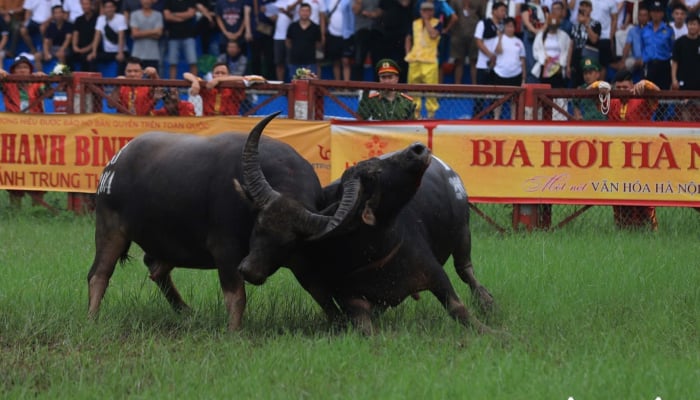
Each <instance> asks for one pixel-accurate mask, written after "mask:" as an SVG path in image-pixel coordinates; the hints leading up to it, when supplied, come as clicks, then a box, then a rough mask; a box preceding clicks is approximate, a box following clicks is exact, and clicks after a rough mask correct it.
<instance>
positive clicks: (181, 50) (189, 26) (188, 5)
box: [163, 0, 197, 79]
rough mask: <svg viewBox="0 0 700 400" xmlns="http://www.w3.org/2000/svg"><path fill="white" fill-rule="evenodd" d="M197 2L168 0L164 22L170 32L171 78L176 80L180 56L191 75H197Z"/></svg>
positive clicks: (191, 0)
mask: <svg viewBox="0 0 700 400" xmlns="http://www.w3.org/2000/svg"><path fill="white" fill-rule="evenodd" d="M196 6H197V4H196V2H195V0H166V1H165V9H164V10H163V20H164V21H165V27H166V29H167V31H168V64H169V66H168V67H169V70H168V72H169V77H170V79H175V78H176V76H177V66H178V63H179V62H180V55H181V54H182V55H184V58H185V61H186V62H187V65H188V66H189V70H190V73H191V74H194V75H197V44H196V41H195V38H194V37H195V35H196V32H195V29H194V27H195V9H196Z"/></svg>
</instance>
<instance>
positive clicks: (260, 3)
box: [250, 0, 276, 79]
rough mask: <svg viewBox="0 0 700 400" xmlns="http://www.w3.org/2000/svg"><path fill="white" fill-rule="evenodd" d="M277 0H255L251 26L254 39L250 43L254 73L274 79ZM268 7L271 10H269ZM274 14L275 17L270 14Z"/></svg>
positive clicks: (251, 67)
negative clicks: (275, 10)
mask: <svg viewBox="0 0 700 400" xmlns="http://www.w3.org/2000/svg"><path fill="white" fill-rule="evenodd" d="M274 4H275V0H253V11H252V14H251V21H250V23H251V26H252V27H253V41H252V42H251V43H250V58H251V59H250V70H251V72H252V73H253V74H256V75H262V76H264V77H265V78H268V79H272V78H273V77H274V76H275V62H274V41H273V35H274V33H275V18H276V15H275V14H272V13H271V12H270V11H274V9H275V7H274ZM268 7H269V8H270V10H268ZM268 14H270V15H273V17H270V16H268Z"/></svg>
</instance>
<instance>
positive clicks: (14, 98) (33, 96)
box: [0, 53, 52, 208]
mask: <svg viewBox="0 0 700 400" xmlns="http://www.w3.org/2000/svg"><path fill="white" fill-rule="evenodd" d="M30 58H33V56H32V55H30V54H26V53H22V54H20V55H19V56H17V57H16V58H15V59H14V61H13V62H12V65H11V66H10V72H9V74H8V72H7V71H5V70H4V69H2V68H0V79H1V80H2V81H1V82H0V92H2V95H3V101H4V102H5V111H7V112H15V113H40V114H43V113H44V102H43V101H41V96H42V94H43V93H44V91H45V90H46V87H45V85H44V84H43V83H40V82H35V83H28V82H6V81H5V78H6V77H7V76H8V75H12V76H13V77H28V76H31V75H32V74H34V64H32V60H31V59H30ZM36 75H44V73H43V72H37V73H36ZM8 192H9V193H10V205H12V206H13V207H15V208H19V206H20V205H21V203H22V197H23V196H24V194H25V193H26V194H28V195H29V196H30V197H31V198H32V203H33V204H34V205H43V206H45V207H47V208H52V207H51V206H49V205H48V204H46V202H45V201H44V193H46V192H43V191H36V190H32V191H29V190H27V191H25V190H8Z"/></svg>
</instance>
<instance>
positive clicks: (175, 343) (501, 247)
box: [0, 192, 700, 400]
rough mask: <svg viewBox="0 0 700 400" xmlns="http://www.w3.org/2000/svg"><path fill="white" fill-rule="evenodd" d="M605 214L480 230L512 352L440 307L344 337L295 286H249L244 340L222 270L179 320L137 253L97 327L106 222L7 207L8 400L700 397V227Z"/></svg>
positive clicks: (464, 292)
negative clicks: (93, 293) (98, 227)
mask: <svg viewBox="0 0 700 400" xmlns="http://www.w3.org/2000/svg"><path fill="white" fill-rule="evenodd" d="M49 200H50V201H51V202H53V203H54V204H56V205H60V206H63V205H64V199H63V198H61V197H60V195H57V194H51V195H50V196H49ZM25 201H26V200H25ZM498 207H502V206H498ZM599 209H600V211H597V212H594V213H590V214H589V213H586V215H584V216H582V217H581V219H580V221H579V222H577V223H573V224H571V225H570V226H567V227H565V228H564V229H562V230H559V231H556V232H534V233H530V234H528V233H517V232H515V233H508V234H506V235H499V234H497V233H495V232H494V230H493V229H492V228H491V227H489V226H488V225H487V224H486V223H485V222H483V221H482V220H480V219H479V218H476V217H475V218H474V219H473V223H472V225H473V226H472V228H473V229H472V231H473V242H474V251H473V257H474V261H475V265H476V268H477V269H476V273H477V276H478V277H479V278H480V280H481V281H482V282H483V283H484V284H485V285H486V286H487V287H488V288H489V290H490V291H491V293H492V294H493V295H494V296H495V298H496V301H497V302H498V307H499V308H498V311H497V312H496V313H495V315H493V316H491V317H490V318H488V319H487V322H488V324H489V325H490V326H492V327H494V328H497V329H499V330H502V331H506V332H508V333H509V334H510V335H511V336H512V339H510V340H504V339H502V338H500V337H495V336H488V335H485V336H479V335H477V334H476V333H474V332H473V331H471V330H468V329H465V328H463V327H462V326H460V325H458V324H457V323H455V322H454V321H452V320H451V319H449V317H448V316H447V313H446V312H445V311H444V310H443V309H442V307H441V306H440V305H439V304H438V302H437V301H436V300H435V299H434V298H433V297H432V295H431V294H430V293H423V294H422V296H421V299H420V301H414V300H412V299H408V300H406V301H405V302H404V303H403V304H402V305H401V306H399V307H398V308H396V309H393V310H390V311H389V312H387V313H386V314H385V315H383V316H382V317H380V318H379V319H378V320H377V328H378V332H379V333H378V334H377V335H375V336H373V337H363V336H361V335H359V334H357V333H356V332H354V331H352V330H349V331H343V332H332V331H330V330H329V329H328V327H327V326H326V323H325V320H324V317H323V316H322V315H321V312H320V309H319V308H318V307H317V306H316V305H315V303H313V301H312V300H311V298H310V297H309V296H308V295H307V294H306V293H305V292H304V291H303V290H302V289H301V288H300V287H299V285H298V284H296V282H295V281H294V279H293V277H292V276H291V274H290V273H289V272H288V271H286V270H282V271H280V272H278V273H277V274H276V275H275V276H273V277H272V278H271V279H270V280H269V281H268V282H267V283H266V284H265V285H263V286H260V287H254V286H248V299H249V301H248V308H247V311H246V315H245V319H244V326H245V328H244V330H243V331H242V332H240V333H237V334H228V333H226V332H225V326H226V320H227V317H226V312H225V309H224V306H223V303H222V295H221V292H220V289H219V286H218V279H217V276H216V273H215V272H214V271H191V270H176V271H175V272H174V280H175V282H176V284H177V285H178V287H179V288H180V289H181V292H182V294H183V296H184V297H185V300H186V301H188V302H189V304H190V305H191V306H192V307H193V312H192V313H190V314H187V315H178V314H175V313H174V312H172V311H171V310H170V308H169V307H168V305H167V303H166V302H165V300H164V299H163V298H162V296H161V295H160V293H159V292H158V291H157V289H156V287H155V285H154V284H153V283H152V282H151V281H150V280H149V279H148V277H147V275H148V274H147V270H146V268H145V267H144V266H143V265H142V263H141V256H142V253H141V251H140V250H139V249H138V247H137V246H133V247H132V251H131V255H132V256H133V260H132V261H131V262H129V263H127V264H126V265H125V266H123V267H118V268H117V270H116V272H115V274H114V276H113V278H112V280H111V284H110V287H109V289H108V291H107V294H106V296H105V300H104V302H103V304H102V309H101V317H100V320H99V321H98V322H97V323H93V322H90V321H88V320H87V318H86V312H87V280H86V277H87V272H88V269H89V266H90V264H91V262H92V257H93V252H94V244H93V231H94V227H93V226H94V220H93V219H92V218H91V217H76V216H73V215H72V214H70V213H67V212H64V213H61V214H59V215H56V216H53V215H51V214H49V213H48V212H47V211H45V210H43V209H38V208H31V207H28V206H27V204H26V203H25V207H24V208H23V209H22V210H21V211H20V212H13V211H11V210H10V209H9V208H8V205H7V195H6V194H5V193H4V192H1V193H0V271H2V278H0V397H2V398H27V397H39V398H71V399H73V398H76V399H82V398H86V399H94V398H126V397H129V398H148V399H152V398H164V399H165V398H167V399H170V398H207V399H209V398H236V399H238V398H255V399H297V398H309V399H334V398H338V399H460V398H471V399H564V400H565V399H568V398H569V397H573V398H574V399H576V400H582V399H640V400H646V399H649V400H653V399H655V398H657V397H660V398H661V399H663V400H672V399H696V398H698V396H699V394H700V318H699V316H700V288H699V285H698V284H699V283H700V268H699V267H700V261H698V256H697V255H698V231H699V229H698V228H699V227H700V213H697V212H695V211H693V210H689V209H670V208H665V209H660V210H659V222H660V229H659V231H658V232H656V233H651V232H624V231H618V230H617V229H615V228H613V227H612V216H611V212H610V209H609V207H608V208H603V207H600V208H599ZM447 270H448V272H449V274H450V276H451V277H452V278H453V283H454V285H455V287H456V288H457V290H458V292H459V293H460V295H461V296H462V298H463V299H466V300H467V301H470V298H469V290H468V288H467V287H466V285H464V284H462V283H461V281H459V279H457V278H456V275H455V274H454V271H453V270H452V268H451V266H450V265H448V266H447ZM472 308H474V307H472Z"/></svg>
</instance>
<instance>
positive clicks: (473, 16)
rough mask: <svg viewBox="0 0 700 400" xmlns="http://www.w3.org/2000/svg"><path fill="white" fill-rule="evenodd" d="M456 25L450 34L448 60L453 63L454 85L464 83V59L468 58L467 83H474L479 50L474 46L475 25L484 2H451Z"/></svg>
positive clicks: (466, 0)
mask: <svg viewBox="0 0 700 400" xmlns="http://www.w3.org/2000/svg"><path fill="white" fill-rule="evenodd" d="M450 5H451V6H452V8H453V9H454V10H455V15H456V16H457V23H455V25H454V27H453V28H452V30H451V34H450V58H451V59H452V60H453V62H454V77H455V83H457V84H461V83H463V81H464V65H465V62H464V61H465V59H467V57H468V58H469V71H470V74H469V83H476V59H477V56H478V54H479V48H478V47H477V46H476V41H475V39H474V32H475V31H476V24H477V23H478V22H479V20H480V19H481V15H484V12H485V9H484V2H483V1H481V0H452V2H451V3H450Z"/></svg>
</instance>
